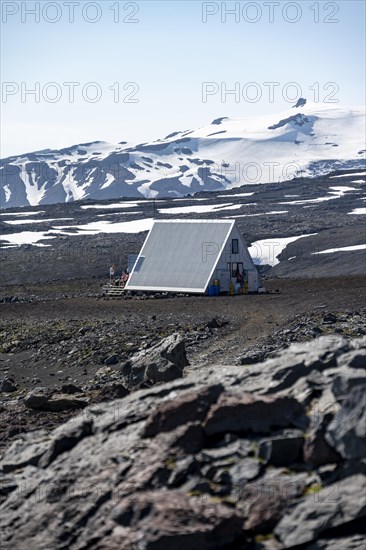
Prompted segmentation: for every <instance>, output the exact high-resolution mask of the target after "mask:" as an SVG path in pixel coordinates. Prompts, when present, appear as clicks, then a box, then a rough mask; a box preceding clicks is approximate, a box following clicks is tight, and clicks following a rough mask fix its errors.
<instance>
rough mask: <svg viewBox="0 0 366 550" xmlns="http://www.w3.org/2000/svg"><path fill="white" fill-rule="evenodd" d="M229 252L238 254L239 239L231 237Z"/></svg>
mask: <svg viewBox="0 0 366 550" xmlns="http://www.w3.org/2000/svg"><path fill="white" fill-rule="evenodd" d="M231 253H232V254H239V241H238V239H232V241H231Z"/></svg>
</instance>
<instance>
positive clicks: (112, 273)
mask: <svg viewBox="0 0 366 550" xmlns="http://www.w3.org/2000/svg"><path fill="white" fill-rule="evenodd" d="M115 273H116V268H115V265H114V264H113V265H111V267H110V268H109V283H110V284H114V276H115Z"/></svg>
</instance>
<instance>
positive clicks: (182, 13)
mask: <svg viewBox="0 0 366 550" xmlns="http://www.w3.org/2000/svg"><path fill="white" fill-rule="evenodd" d="M268 3H269V4H271V5H272V9H273V10H274V11H273V14H274V15H273V17H274V21H273V22H270V6H268V5H266V2H259V1H257V2H246V1H244V2H237V3H235V2H226V6H227V9H230V8H233V7H234V6H235V4H238V5H239V7H240V12H238V13H237V18H238V21H237V22H236V21H235V16H234V15H231V16H230V15H228V16H227V20H226V22H222V17H223V16H224V15H225V14H224V12H223V11H221V5H222V4H223V5H225V3H222V2H221V1H220V2H209V3H207V2H206V3H204V2H201V1H198V0H192V1H184V2H183V1H170V0H166V1H159V2H157V1H154V0H148V1H144V2H141V1H137V2H117V1H116V0H111V1H109V0H103V1H99V2H89V1H83V0H79V1H78V2H77V1H75V2H74V4H75V6H74V22H70V20H69V19H70V17H69V16H70V9H71V8H70V7H69V6H68V5H67V2H64V1H56V2H49V1H41V2H26V3H24V2H5V1H2V2H1V7H2V24H1V27H2V28H1V31H2V32H1V52H2V53H1V78H2V82H3V85H2V92H3V93H2V99H1V104H0V106H1V115H2V132H1V137H2V139H1V156H2V157H5V156H9V155H12V154H18V153H22V152H29V151H32V150H37V149H43V148H60V147H64V146H67V145H71V144H74V143H80V142H88V141H94V140H105V141H112V142H118V141H122V140H125V141H130V142H142V141H149V140H153V139H157V138H160V137H163V136H165V135H166V134H168V133H170V132H173V131H176V130H183V129H190V128H196V127H199V126H204V125H206V124H209V123H210V122H211V121H212V119H214V118H217V117H219V116H230V117H242V116H251V115H260V114H267V113H272V112H277V111H283V110H285V109H287V108H289V107H290V106H291V104H290V103H289V102H288V101H286V100H285V99H284V97H283V93H282V92H283V90H285V91H286V84H287V83H289V82H296V83H297V84H298V85H299V86H300V87H301V89H302V95H303V96H304V97H307V98H308V99H309V100H314V99H319V100H324V99H326V98H327V96H328V98H329V94H331V93H332V96H331V97H333V98H334V99H335V100H337V101H339V103H341V104H344V105H362V104H364V101H365V72H364V67H365V54H364V51H365V49H364V48H365V3H364V2H363V1H361V0H360V1H349V0H347V1H341V2H339V1H338V2H329V1H327V2H314V1H313V0H312V1H310V2H307V1H298V2H287V1H277V2H267V4H268ZM24 4H25V5H26V7H27V8H28V9H31V8H32V7H33V8H34V7H36V8H37V4H38V5H39V10H40V22H35V20H34V15H31V14H30V13H27V12H26V11H25V10H24V7H23V9H22V6H24ZM92 4H95V5H96V7H95V6H93V5H92ZM249 4H251V6H250V5H249ZM136 5H137V7H138V12H137V13H135V14H134V13H133V12H135V11H136V9H137V8H136ZM117 6H119V18H120V21H119V22H114V17H116V9H117ZM111 7H112V8H113V10H114V11H113V10H112V9H111ZM86 8H87V11H85V10H86ZM316 9H318V10H319V11H318V17H319V22H318V23H316V22H315V21H314V20H315V18H316V17H317V14H316V12H315V10H316ZM83 10H84V15H86V17H87V18H89V19H93V18H94V17H100V20H99V21H97V22H96V23H90V22H87V21H85V20H84V19H83ZM97 10H98V11H97ZM210 10H211V11H216V10H217V13H215V14H213V15H208V16H207V22H206V23H204V22H203V20H202V19H203V15H204V13H205V11H210ZM243 10H244V11H243ZM245 10H247V11H246V12H245ZM13 11H16V13H14V14H12V13H11V12H13ZM57 18H59V21H57V22H55V23H51V22H49V21H47V19H48V20H52V19H57ZM124 18H127V19H135V20H137V21H138V22H136V23H128V22H123V19H124ZM255 18H257V19H258V21H257V22H252V23H251V22H249V20H254V19H255ZM296 18H298V19H299V20H298V21H297V22H294V23H290V22H289V21H286V19H288V20H294V19H296ZM22 19H23V22H22ZM326 19H328V20H337V19H338V22H334V23H332V22H328V23H326V22H325V20H326ZM37 82H38V83H39V86H40V97H39V100H40V101H39V103H36V102H35V100H34V97H33V96H29V95H28V96H26V97H25V98H23V100H22V94H21V92H22V90H23V93H24V92H25V91H26V89H30V88H34V87H35V85H36V84H35V83H37ZM50 82H55V83H57V85H58V93H61V98H60V100H59V101H57V102H55V103H51V102H49V101H47V96H46V99H45V98H44V97H43V96H42V92H44V91H45V93H46V94H47V93H49V96H48V99H52V98H53V94H54V93H55V92H56V91H57V90H56V88H51V87H47V84H48V83H50ZM65 82H79V83H80V86H78V87H75V101H74V103H70V101H69V92H70V88H69V87H67V86H66V85H65V84H64V83H65ZM90 82H96V83H97V84H98V87H99V91H100V92H101V94H102V97H101V99H100V101H98V102H96V103H90V102H88V101H86V99H85V98H84V97H83V95H82V92H81V89H82V88H83V87H84V86H85V85H86V84H88V83H90ZM117 82H118V83H119V85H120V95H121V98H123V97H126V96H128V94H132V92H136V90H137V88H136V85H133V86H132V85H130V86H129V87H128V89H126V90H123V86H124V85H125V84H126V83H131V82H133V83H136V84H137V86H138V91H137V93H135V95H133V96H132V97H131V99H137V100H138V101H137V102H135V103H125V102H123V101H120V102H119V103H116V102H115V101H114V99H115V98H114V94H115V92H116V87H115V91H114V92H113V91H112V90H110V89H109V88H110V86H112V85H113V84H114V83H117ZM204 82H212V83H216V84H214V85H213V88H212V89H215V91H216V90H217V92H216V93H215V94H214V95H212V96H208V97H207V101H206V102H203V101H202V85H203V83H204ZM236 82H237V83H239V84H237V85H236V86H239V91H240V94H241V95H240V97H239V101H238V102H236V101H235V98H234V96H233V95H228V96H227V97H226V102H225V101H223V99H222V98H221V94H220V91H222V90H224V87H223V86H222V84H221V83H225V84H224V85H226V86H227V89H232V88H233V87H234V86H235V83H236ZM250 82H255V83H257V88H256V89H257V90H261V93H262V97H261V99H260V100H259V101H257V102H255V103H253V102H249V101H248V99H250V98H251V97H253V96H252V95H250V94H253V93H254V91H255V89H254V88H253V87H252V88H250V89H247V88H246V84H248V83H250ZM265 82H279V83H280V85H279V86H277V87H276V88H275V92H274V101H273V102H271V101H270V100H269V88H268V86H263V83H265ZM315 82H317V83H319V84H318V85H317V86H319V94H318V98H317V97H316V95H314V94H315V89H314V88H313V89H311V88H312V87H313V85H314V83H315ZM327 83H335V84H331V85H330V86H328V88H327V89H326V90H324V89H323V87H324V86H325V85H327ZM84 89H85V88H84ZM17 90H19V91H17ZM246 90H247V91H246ZM94 91H95V89H94V88H92V87H89V88H87V89H86V93H88V92H89V93H90V96H88V97H89V99H93V97H92V94H93V93H94ZM6 92H8V95H6ZM11 92H14V95H11ZM288 92H289V93H290V94H295V93H296V90H295V89H294V88H289V89H288ZM243 94H244V97H243ZM248 95H249V98H248Z"/></svg>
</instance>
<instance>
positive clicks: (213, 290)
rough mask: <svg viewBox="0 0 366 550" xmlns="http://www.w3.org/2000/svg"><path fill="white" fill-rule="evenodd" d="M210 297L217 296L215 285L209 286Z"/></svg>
mask: <svg viewBox="0 0 366 550" xmlns="http://www.w3.org/2000/svg"><path fill="white" fill-rule="evenodd" d="M208 295H209V296H215V286H214V285H209V287H208Z"/></svg>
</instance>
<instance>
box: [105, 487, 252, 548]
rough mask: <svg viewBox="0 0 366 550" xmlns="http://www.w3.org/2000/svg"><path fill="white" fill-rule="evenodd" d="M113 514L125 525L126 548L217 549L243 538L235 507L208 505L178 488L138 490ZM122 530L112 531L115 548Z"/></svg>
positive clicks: (118, 521)
mask: <svg viewBox="0 0 366 550" xmlns="http://www.w3.org/2000/svg"><path fill="white" fill-rule="evenodd" d="M111 517H112V520H113V521H114V523H115V524H117V525H118V526H122V527H124V528H125V529H124V531H123V533H124V535H125V537H126V539H127V541H128V543H127V541H126V540H125V543H124V544H125V546H123V547H124V548H126V549H127V548H135V547H136V548H137V547H143V548H144V549H146V550H150V549H151V550H153V549H154V550H166V549H167V548H176V549H177V550H180V549H181V550H183V549H184V550H197V549H198V548H199V549H200V550H214V549H219V548H222V549H224V548H228V547H230V545H233V544H234V543H239V542H240V541H241V542H243V541H244V540H243V531H242V523H243V521H242V518H241V517H240V515H239V514H238V513H237V512H236V511H235V510H233V509H230V508H227V507H226V506H223V505H222V504H214V503H211V504H210V506H209V507H207V506H206V505H205V503H204V502H203V501H202V499H201V498H199V497H198V498H197V497H187V496H185V495H183V494H181V493H179V492H176V491H169V492H168V491H152V492H145V493H143V494H139V493H137V494H135V495H132V496H130V497H127V498H126V499H124V501H123V502H121V503H120V504H119V505H117V506H116V507H115V509H114V510H113V512H112V515H111ZM157 526H158V528H157ZM120 533H121V531H120V530H118V529H115V530H114V532H112V534H111V540H112V547H113V539H115V540H116V541H118V540H121V536H120ZM122 540H123V539H122ZM141 545H143V546H141ZM242 548H243V546H242Z"/></svg>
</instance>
